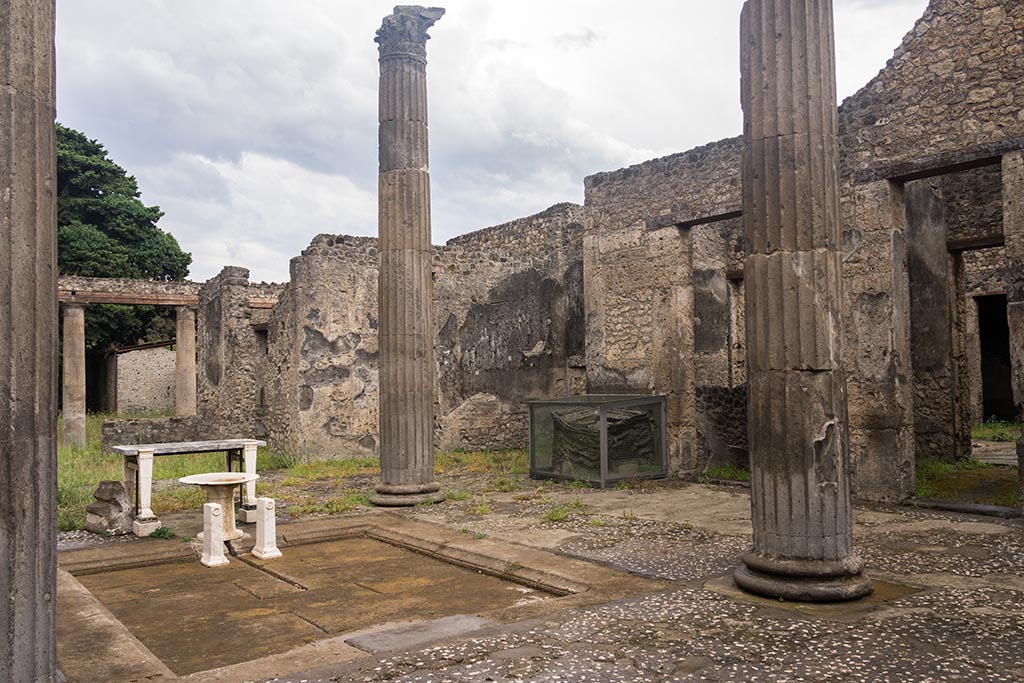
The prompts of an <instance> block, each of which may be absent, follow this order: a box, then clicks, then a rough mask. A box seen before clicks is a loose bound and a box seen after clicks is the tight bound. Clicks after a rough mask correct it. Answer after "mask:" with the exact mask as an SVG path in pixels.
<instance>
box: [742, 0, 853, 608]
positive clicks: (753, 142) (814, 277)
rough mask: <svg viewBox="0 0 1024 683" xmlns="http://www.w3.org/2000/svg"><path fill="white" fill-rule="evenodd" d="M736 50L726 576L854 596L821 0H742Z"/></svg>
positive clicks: (829, 37)
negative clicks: (739, 354)
mask: <svg viewBox="0 0 1024 683" xmlns="http://www.w3.org/2000/svg"><path fill="white" fill-rule="evenodd" d="M742 48H743V54H742V59H741V63H742V73H743V86H742V94H743V110H744V114H745V119H744V149H743V213H744V220H745V223H746V231H747V239H748V242H749V244H750V249H751V253H750V255H749V257H748V258H747V261H746V266H745V272H746V273H747V277H746V280H745V281H746V287H747V292H746V294H747V296H746V309H747V313H746V321H747V327H746V335H747V354H748V355H747V368H748V373H749V381H748V387H749V399H748V400H749V415H750V422H749V429H750V461H751V470H752V471H751V479H752V482H751V504H752V512H753V525H754V548H753V551H752V552H750V553H747V554H746V555H744V557H743V562H744V564H743V565H742V566H741V567H740V568H739V569H738V570H737V572H736V581H737V583H738V584H739V585H740V586H742V587H743V588H745V589H747V590H750V591H752V592H756V593H760V594H765V595H770V596H772V597H783V598H788V599H793V600H824V601H828V600H844V599H851V598H856V597H860V596H862V595H865V594H866V593H868V592H870V590H871V583H870V582H869V581H867V580H866V579H864V578H863V577H860V576H859V573H860V571H861V562H860V560H859V559H858V558H856V557H855V556H854V555H853V553H852V550H853V525H852V515H851V504H850V484H849V479H848V473H849V442H848V428H847V411H846V377H845V373H844V370H843V364H842V363H843V349H842V334H841V333H842V268H841V257H840V245H841V239H840V221H839V183H838V159H839V156H838V123H837V114H836V92H835V58H834V46H833V26H832V2H831V0H799V1H797V0H748V2H747V3H746V5H745V6H744V8H743V32H742Z"/></svg>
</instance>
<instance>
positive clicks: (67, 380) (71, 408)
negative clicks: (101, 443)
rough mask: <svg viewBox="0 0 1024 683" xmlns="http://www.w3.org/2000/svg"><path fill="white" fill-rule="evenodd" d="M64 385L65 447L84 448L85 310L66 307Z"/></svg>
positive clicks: (62, 407)
mask: <svg viewBox="0 0 1024 683" xmlns="http://www.w3.org/2000/svg"><path fill="white" fill-rule="evenodd" d="M63 365H64V368H63V375H64V382H63V391H62V397H61V417H62V420H61V421H62V423H63V424H62V426H63V430H64V435H63V443H64V445H65V446H78V447H79V448H84V447H85V306H82V305H80V304H65V305H64V364H63Z"/></svg>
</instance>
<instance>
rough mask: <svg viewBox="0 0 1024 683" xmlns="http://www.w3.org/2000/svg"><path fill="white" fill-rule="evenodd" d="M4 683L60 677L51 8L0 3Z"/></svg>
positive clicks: (0, 650) (0, 641) (18, 1)
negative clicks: (58, 651)
mask: <svg viewBox="0 0 1024 683" xmlns="http://www.w3.org/2000/svg"><path fill="white" fill-rule="evenodd" d="M0 79H2V81H0V82H2V83H3V84H4V91H3V92H4V97H3V98H2V102H0V129H2V130H3V131H4V135H3V136H0V182H2V183H3V191H2V192H0V197H2V200H0V310H3V311H4V314H3V315H0V373H2V377H3V379H2V381H0V384H2V385H3V391H2V392H0V459H2V461H3V465H2V467H0V548H3V551H2V553H0V680H2V681H26V682H31V683H42V682H50V681H53V680H54V679H55V677H56V650H57V648H56V639H55V635H54V634H55V631H54V626H55V618H56V611H55V607H56V571H57V559H56V531H57V525H56V504H57V503H56V501H57V467H56V466H57V458H56V449H57V444H56V442H57V418H56V415H57V400H56V399H57V395H56V388H57V374H56V373H57V315H58V313H57V230H56V195H55V184H56V142H55V139H54V127H53V121H54V117H55V108H54V0H0Z"/></svg>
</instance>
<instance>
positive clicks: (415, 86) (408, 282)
mask: <svg viewBox="0 0 1024 683" xmlns="http://www.w3.org/2000/svg"><path fill="white" fill-rule="evenodd" d="M443 13H444V10H440V9H425V8H422V7H398V8H396V9H395V13H394V14H393V15H392V16H389V17H386V18H385V19H384V22H383V24H382V26H381V29H380V31H378V33H377V38H376V41H377V43H378V44H379V46H380V110H379V115H380V178H379V231H380V278H379V289H378V306H379V309H378V313H379V317H378V320H379V331H378V334H379V340H380V458H381V483H380V484H379V485H378V486H377V495H376V496H374V497H373V498H372V499H371V500H372V501H373V502H374V503H375V504H377V505H398V506H400V505H415V504H417V503H422V502H434V501H437V500H440V499H441V495H440V494H439V493H438V491H439V489H440V486H439V485H438V484H437V482H436V481H435V480H434V372H435V366H434V323H433V298H434V297H433V279H432V277H431V268H432V260H433V249H432V246H431V239H430V175H429V171H428V170H427V166H428V145H427V74H426V41H427V39H428V36H427V33H426V32H427V29H429V28H430V26H432V25H433V24H434V22H435V21H437V20H438V19H439V18H440V17H441V15H442V14H443Z"/></svg>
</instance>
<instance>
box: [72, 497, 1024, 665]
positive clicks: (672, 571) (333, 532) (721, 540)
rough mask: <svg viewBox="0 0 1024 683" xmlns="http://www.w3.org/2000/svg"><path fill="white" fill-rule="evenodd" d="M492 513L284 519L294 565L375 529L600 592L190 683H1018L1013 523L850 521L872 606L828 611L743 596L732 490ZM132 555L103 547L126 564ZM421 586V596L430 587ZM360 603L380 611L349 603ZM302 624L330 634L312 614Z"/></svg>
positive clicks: (519, 501)
mask: <svg viewBox="0 0 1024 683" xmlns="http://www.w3.org/2000/svg"><path fill="white" fill-rule="evenodd" d="M486 500H487V503H488V505H489V506H490V508H491V509H492V510H493V511H494V512H493V513H492V514H488V515H480V514H474V513H473V510H474V508H476V507H477V506H479V504H480V502H481V501H480V499H479V498H476V499H471V500H467V501H464V502H450V503H446V504H444V505H442V506H436V507H430V508H415V509H412V510H409V511H406V512H403V513H391V514H387V515H381V514H379V513H373V514H354V515H350V516H347V517H343V518H334V519H322V520H309V521H306V522H302V523H300V524H296V525H282V526H283V528H284V529H285V531H284V532H283V535H284V536H285V537H287V538H290V539H292V540H293V542H294V543H295V545H293V546H288V547H287V549H286V550H285V553H286V557H287V556H288V555H289V554H292V555H293V556H295V555H296V551H297V550H299V549H302V548H308V549H313V548H316V547H317V543H320V542H325V541H327V542H330V541H332V539H337V538H340V537H345V536H346V535H348V536H352V535H353V534H355V535H358V534H365V533H367V531H368V530H372V529H377V530H378V531H377V532H376V533H380V534H381V537H383V538H387V539H389V541H390V542H392V543H398V544H399V545H401V544H403V543H412V542H419V543H421V545H422V548H423V549H424V550H423V551H424V552H427V553H428V554H431V555H434V556H435V557H442V556H445V555H446V554H447V557H449V559H454V560H458V559H459V558H478V557H483V556H488V557H490V558H491V559H490V561H491V562H492V565H491V566H492V567H493V568H495V569H500V568H502V567H506V568H507V567H510V566H514V563H515V561H516V558H520V559H522V560H524V561H525V563H526V564H531V563H534V564H536V562H537V561H538V559H537V558H547V559H546V560H545V564H543V565H542V566H541V565H536V566H534V569H533V571H535V572H537V575H538V576H549V577H552V576H555V577H557V576H560V577H562V580H564V581H567V582H570V581H575V582H577V583H579V584H585V585H588V586H591V588H590V589H589V590H585V591H584V592H582V593H579V594H575V595H570V596H568V597H565V598H557V599H553V600H540V601H535V602H533V603H531V604H526V605H522V606H518V607H510V608H507V609H498V610H494V611H492V612H490V613H488V614H487V615H478V616H484V618H486V619H487V620H489V621H491V622H493V623H492V625H489V626H488V625H482V626H483V627H482V630H478V631H474V632H472V633H463V634H459V633H457V632H451V631H444V630H441V629H438V630H436V631H435V630H432V629H431V627H430V625H429V624H424V623H422V622H423V621H426V620H427V619H429V618H432V617H431V615H430V614H429V613H428V610H422V609H421V612H422V613H421V614H419V615H418V616H417V617H416V618H415V619H413V620H412V621H420V622H421V623H420V624H419V625H417V626H413V627H411V628H412V629H413V632H414V633H417V639H416V640H412V641H409V642H407V643H405V644H402V645H397V647H399V649H398V650H388V651H380V652H376V653H374V652H371V651H370V650H374V649H376V648H374V647H372V646H371V645H370V644H369V643H366V642H364V643H363V645H364V646H366V649H359V648H357V647H353V646H352V645H346V644H345V643H344V642H343V641H344V639H345V638H349V637H351V635H352V634H347V635H344V636H341V637H340V638H334V637H332V636H330V635H328V634H322V633H321V634H320V635H321V636H322V638H321V639H320V640H317V641H316V642H315V643H312V644H308V645H302V646H300V647H297V648H295V649H293V650H290V651H288V652H283V653H280V654H277V655H271V656H268V657H266V658H264V659H261V660H258V662H259V664H258V665H256V664H255V663H249V664H237V665H232V666H228V667H224V668H221V669H213V670H208V671H204V672H201V673H196V674H192V675H190V676H187V677H185V678H183V679H182V680H187V681H192V682H193V683H213V682H214V681H218V682H221V683H244V682H245V681H251V682H256V681H272V682H274V683H283V682H285V681H289V682H294V683H299V682H300V681H305V682H306V683H316V682H318V681H485V680H488V679H491V680H494V681H594V680H601V681H605V680H607V681H619V680H621V681H659V682H661V681H775V682H778V683H782V682H786V683H796V682H797V681H836V682H843V683H846V682H847V681H853V682H857V681H899V682H900V683H903V682H905V681H906V682H920V683H925V682H936V681H983V682H988V681H992V682H996V681H1016V682H1017V683H1022V682H1024V521H1022V520H1002V519H994V518H984V517H976V516H970V515H961V514H953V513H941V512H935V511H930V510H920V509H914V508H905V507H904V508H901V507H892V506H872V507H869V508H863V507H862V508H858V509H857V510H856V514H855V536H856V539H857V545H858V548H859V552H860V553H861V554H862V555H863V556H864V557H865V558H866V559H867V561H868V570H869V574H870V575H871V576H872V577H873V578H875V579H876V580H879V581H880V582H881V583H880V585H879V588H880V591H879V595H877V596H876V597H875V598H873V599H872V601H869V602H865V603H851V604H849V605H845V606H832V607H822V606H805V605H800V604H794V603H779V602H777V601H771V600H764V599H761V598H752V597H750V596H747V595H746V594H744V593H742V592H741V591H739V590H738V589H737V588H736V587H735V585H734V584H732V583H731V581H730V572H731V569H732V568H733V567H734V566H735V565H736V561H737V558H738V556H739V553H741V552H743V550H745V549H746V548H747V546H748V544H749V529H744V528H743V525H742V522H743V520H744V518H745V515H748V514H749V513H748V512H747V510H748V509H749V500H748V499H747V498H746V495H745V493H744V492H743V490H742V489H736V488H720V487H711V486H702V485H692V484H682V483H674V482H664V483H662V484H659V485H657V486H652V487H645V488H644V489H643V490H636V491H625V490H621V491H620V490H614V491H597V490H582V491H576V490H566V489H564V488H555V489H551V490H549V491H546V492H545V493H543V495H535V494H529V493H527V494H523V493H522V492H520V493H515V492H513V493H494V494H489V495H488V497H487V499H486ZM702 501H703V502H704V504H701V503H702ZM566 505H571V506H572V509H573V512H572V513H571V514H569V515H568V516H567V517H566V518H565V519H564V520H562V521H557V522H545V521H543V517H544V514H545V512H546V511H548V510H550V508H551V507H552V506H566ZM746 519H747V522H746V523H747V524H748V525H749V517H746ZM289 527H290V529H289ZM144 543H146V542H142V541H139V542H137V544H138V545H139V546H140V547H145V546H144ZM179 544H180V542H179ZM132 545H133V544H131V543H126V544H116V545H109V546H105V548H106V552H125V550H122V549H128V548H130V547H131V546H132ZM79 552H81V551H79ZM72 555H73V553H72ZM372 556H373V553H367V554H366V557H367V558H372ZM294 559H296V560H298V559H299V558H298V557H294ZM303 562H304V564H305V565H306V566H308V571H309V572H310V573H313V576H314V577H315V576H316V575H317V573H319V572H324V571H327V570H328V569H329V568H330V566H332V564H333V562H334V560H331V559H325V558H323V557H320V556H318V555H317V554H316V553H311V554H310V555H309V556H308V557H305V559H304V560H303ZM371 564H372V563H371ZM184 566H187V565H184ZM269 566H270V567H271V568H273V564H271V565H269ZM279 566H280V567H281V568H282V569H287V567H285V566H284V565H279ZM140 571H141V570H140ZM630 572H631V573H632V574H630ZM615 577H620V578H619V579H616V578H615ZM642 577H647V578H642ZM552 580H554V579H552ZM311 581H312V579H311ZM616 581H619V582H620V583H616ZM360 583H363V584H364V585H365V586H368V587H371V588H377V589H380V587H381V586H379V585H378V584H376V583H370V582H360ZM238 585H239V586H242V587H244V589H245V590H248V591H250V592H252V593H254V594H257V595H262V596H264V597H266V596H271V597H272V596H273V595H274V594H275V593H276V592H277V591H278V590H286V589H284V588H280V587H276V588H275V587H272V586H273V585H274V584H273V582H271V583H269V584H268V583H264V582H263V580H262V579H259V580H254V581H252V582H245V581H242V582H239V584H238ZM566 585H569V584H568V583H567V584H566ZM131 589H132V586H131V585H122V586H121V587H119V588H118V590H122V591H130V590H131ZM419 590H420V591H421V592H431V591H432V590H433V587H432V584H431V582H427V584H424V585H422V586H420V588H419ZM118 595H121V594H120V593H119V594H118ZM122 597H123V596H122ZM417 599H418V598H417ZM368 604H370V605H372V604H373V598H370V599H369V600H368V601H367V602H362V603H360V602H358V601H356V602H353V604H352V606H351V607H352V609H353V610H364V609H366V608H365V605H368ZM411 604H415V601H413V602H412V603H411ZM459 613H460V614H464V615H469V614H473V612H472V610H465V609H463V610H460V611H459ZM303 615H304V616H305V617H306V618H308V619H310V620H312V621H314V622H316V621H317V620H318V619H319V620H321V621H326V617H325V616H324V615H323V614H322V610H320V609H318V608H317V606H315V605H314V606H310V608H309V610H308V612H303ZM381 621H390V622H393V621H395V619H394V618H386V619H382V620H381ZM317 623H319V622H317ZM322 625H323V624H322ZM330 625H331V626H336V627H337V628H339V629H340V628H345V627H344V626H343V625H342V624H341V623H340V622H339V623H337V624H330ZM420 636H422V638H425V639H428V641H422V640H419V637H420ZM353 642H356V641H353Z"/></svg>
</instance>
